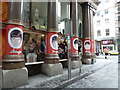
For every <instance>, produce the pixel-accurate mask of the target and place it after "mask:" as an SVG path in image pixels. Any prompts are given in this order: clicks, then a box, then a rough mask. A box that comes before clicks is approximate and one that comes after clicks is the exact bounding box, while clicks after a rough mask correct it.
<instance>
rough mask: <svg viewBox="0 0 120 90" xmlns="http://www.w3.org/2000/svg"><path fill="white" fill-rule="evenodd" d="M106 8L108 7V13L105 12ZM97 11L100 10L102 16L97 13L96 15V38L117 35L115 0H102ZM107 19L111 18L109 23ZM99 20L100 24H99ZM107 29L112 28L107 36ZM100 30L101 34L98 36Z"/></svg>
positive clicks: (100, 38)
mask: <svg viewBox="0 0 120 90" xmlns="http://www.w3.org/2000/svg"><path fill="white" fill-rule="evenodd" d="M106 9H108V14H105V12H104V10H106ZM97 12H100V16H97V14H96V15H95V17H94V30H95V31H94V33H95V34H94V38H95V40H102V39H105V38H111V37H115V0H102V1H101V3H100V5H99V6H98V8H97ZM105 19H109V23H105ZM99 20H100V25H97V21H99ZM106 29H109V30H110V35H109V36H106ZM98 30H101V36H97V31H98Z"/></svg>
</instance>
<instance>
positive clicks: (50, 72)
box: [41, 63, 63, 77]
mask: <svg viewBox="0 0 120 90" xmlns="http://www.w3.org/2000/svg"><path fill="white" fill-rule="evenodd" d="M41 72H42V73H43V74H45V75H47V76H50V77H51V76H54V75H58V74H62V73H63V66H62V64H61V63H56V64H46V63H44V64H42V67H41Z"/></svg>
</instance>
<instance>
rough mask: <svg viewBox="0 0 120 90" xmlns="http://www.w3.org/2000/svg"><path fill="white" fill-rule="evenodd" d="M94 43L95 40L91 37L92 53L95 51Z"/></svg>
mask: <svg viewBox="0 0 120 90" xmlns="http://www.w3.org/2000/svg"><path fill="white" fill-rule="evenodd" d="M94 45H95V41H94V40H92V39H91V53H94V52H95V48H94Z"/></svg>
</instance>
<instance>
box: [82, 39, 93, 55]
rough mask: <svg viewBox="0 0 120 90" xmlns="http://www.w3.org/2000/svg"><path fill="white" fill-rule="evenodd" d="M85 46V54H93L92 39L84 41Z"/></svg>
mask: <svg viewBox="0 0 120 90" xmlns="http://www.w3.org/2000/svg"><path fill="white" fill-rule="evenodd" d="M83 45H84V49H83V52H84V53H90V52H91V40H90V39H84V41H83Z"/></svg>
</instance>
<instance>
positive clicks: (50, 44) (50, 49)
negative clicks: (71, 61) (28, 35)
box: [46, 33, 58, 54]
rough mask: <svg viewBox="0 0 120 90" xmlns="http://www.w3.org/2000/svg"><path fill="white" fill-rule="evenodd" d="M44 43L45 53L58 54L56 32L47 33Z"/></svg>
mask: <svg viewBox="0 0 120 90" xmlns="http://www.w3.org/2000/svg"><path fill="white" fill-rule="evenodd" d="M46 43H47V47H46V48H47V50H46V54H58V34H57V33H48V34H47V40H46Z"/></svg>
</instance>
